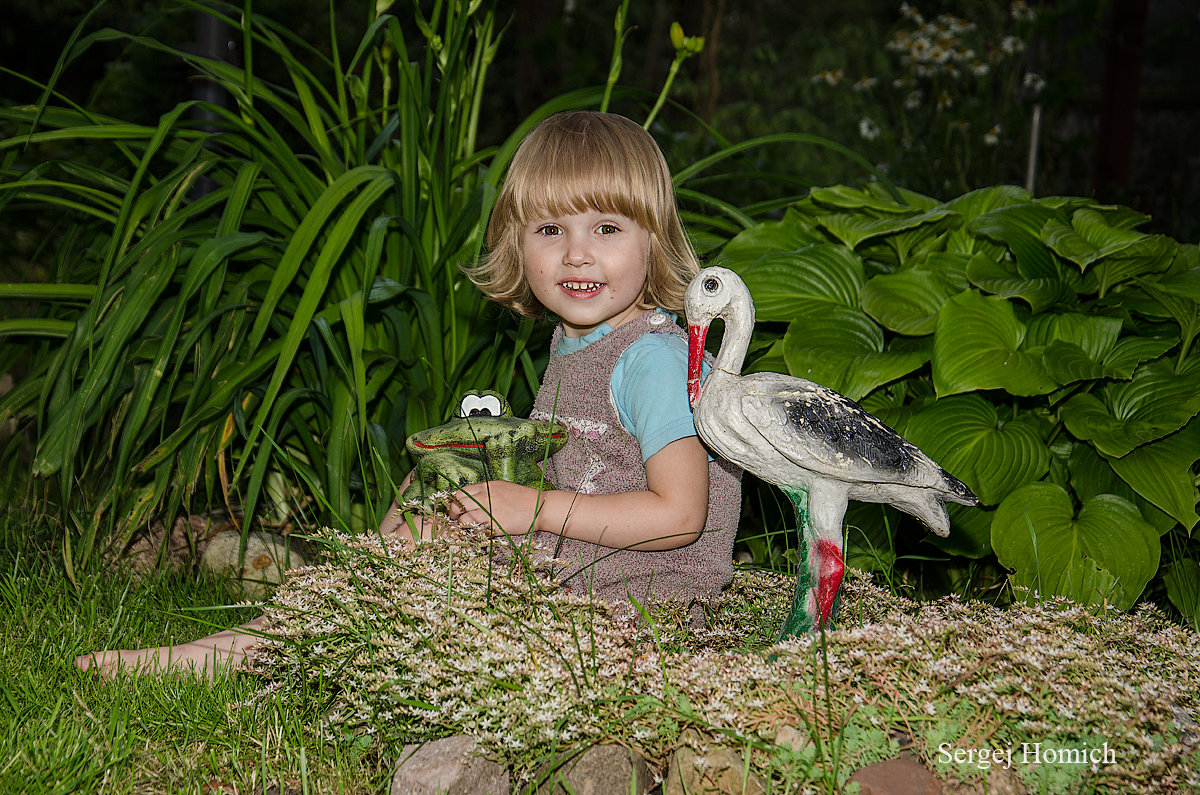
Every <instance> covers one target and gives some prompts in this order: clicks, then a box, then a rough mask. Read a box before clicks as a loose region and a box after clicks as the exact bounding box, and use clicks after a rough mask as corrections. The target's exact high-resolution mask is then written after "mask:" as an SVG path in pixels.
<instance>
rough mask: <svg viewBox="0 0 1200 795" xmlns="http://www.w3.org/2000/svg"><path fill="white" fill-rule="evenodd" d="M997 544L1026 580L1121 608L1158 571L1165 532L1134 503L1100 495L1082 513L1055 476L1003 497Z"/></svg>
mask: <svg viewBox="0 0 1200 795" xmlns="http://www.w3.org/2000/svg"><path fill="white" fill-rule="evenodd" d="M992 548H993V549H994V550H995V551H996V557H997V558H998V559H999V561H1000V563H1001V564H1003V565H1004V566H1006V567H1007V568H1009V569H1012V570H1013V571H1014V573H1013V580H1014V582H1016V583H1017V584H1019V585H1023V586H1026V587H1028V588H1032V589H1035V590H1037V591H1038V592H1040V593H1041V594H1042V595H1043V596H1054V595H1058V596H1066V597H1069V598H1071V599H1074V600H1076V601H1078V602H1082V603H1084V604H1095V603H1098V602H1101V601H1107V602H1109V603H1111V604H1115V605H1116V606H1118V607H1120V608H1121V609H1122V610H1128V609H1129V608H1130V607H1132V606H1133V603H1134V602H1135V601H1137V598H1138V597H1139V596H1140V595H1141V593H1142V590H1143V589H1144V588H1145V587H1146V583H1148V582H1149V581H1150V578H1151V577H1153V576H1154V573H1155V572H1156V571H1157V570H1158V560H1159V540H1158V533H1157V532H1156V531H1155V530H1154V528H1153V527H1151V526H1150V525H1149V524H1147V523H1146V522H1145V521H1144V520H1143V519H1142V517H1141V514H1140V513H1138V510H1137V508H1136V507H1135V506H1134V505H1133V504H1132V503H1131V502H1129V501H1128V500H1125V499H1122V498H1120V497H1118V496H1116V495H1114V494H1100V495H1097V496H1095V497H1091V498H1089V499H1087V500H1085V501H1084V503H1083V507H1081V508H1080V509H1079V513H1078V514H1076V513H1075V511H1074V509H1073V507H1072V505H1071V497H1070V495H1069V494H1067V492H1066V491H1064V490H1063V489H1062V488H1061V487H1059V486H1056V485H1054V484H1052V483H1030V484H1028V485H1026V486H1023V487H1022V488H1020V489H1017V490H1016V491H1014V492H1013V493H1012V494H1010V495H1009V496H1008V497H1007V498H1006V499H1005V500H1004V502H1002V503H1001V504H1000V507H999V508H998V509H997V511H996V516H995V518H994V519H993V520H992Z"/></svg>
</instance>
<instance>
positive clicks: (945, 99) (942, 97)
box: [937, 91, 954, 110]
mask: <svg viewBox="0 0 1200 795" xmlns="http://www.w3.org/2000/svg"><path fill="white" fill-rule="evenodd" d="M953 106H954V100H953V99H951V98H950V94H949V93H948V92H946V91H943V92H942V93H940V94H938V98H937V109H938V110H947V109H949V108H951V107H953Z"/></svg>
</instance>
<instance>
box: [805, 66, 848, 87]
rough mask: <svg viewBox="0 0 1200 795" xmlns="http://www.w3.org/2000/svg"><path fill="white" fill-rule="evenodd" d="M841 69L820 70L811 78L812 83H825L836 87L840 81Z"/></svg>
mask: <svg viewBox="0 0 1200 795" xmlns="http://www.w3.org/2000/svg"><path fill="white" fill-rule="evenodd" d="M842 74H843V72H842V70H841V69H822V70H821V71H819V72H817V73H816V74H815V75H813V76H812V81H813V82H814V83H825V84H827V85H831V86H836V85H837V84H838V83H840V82H841V81H842Z"/></svg>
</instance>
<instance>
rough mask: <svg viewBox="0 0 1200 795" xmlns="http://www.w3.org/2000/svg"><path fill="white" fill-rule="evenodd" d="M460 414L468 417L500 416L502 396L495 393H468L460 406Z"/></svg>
mask: <svg viewBox="0 0 1200 795" xmlns="http://www.w3.org/2000/svg"><path fill="white" fill-rule="evenodd" d="M458 416H459V417H462V418H464V419H465V418H466V417H499V416H500V398H498V397H496V396H495V395H467V396H466V397H464V398H463V400H462V404H461V405H459V407H458Z"/></svg>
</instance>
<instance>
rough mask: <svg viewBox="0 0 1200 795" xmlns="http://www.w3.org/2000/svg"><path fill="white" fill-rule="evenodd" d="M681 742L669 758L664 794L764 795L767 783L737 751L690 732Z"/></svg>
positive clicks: (697, 733)
mask: <svg viewBox="0 0 1200 795" xmlns="http://www.w3.org/2000/svg"><path fill="white" fill-rule="evenodd" d="M684 743H685V744H684V745H682V746H680V747H679V748H677V749H675V753H674V754H672V755H671V763H670V766H669V767H668V768H667V780H666V782H665V783H664V785H663V795H725V793H738V795H766V792H767V782H766V781H765V780H764V779H763V777H762V776H760V775H759V774H757V773H755V772H754V771H753V770H751V769H749V768H748V767H747V766H746V760H745V758H743V757H742V755H741V754H740V753H739V752H737V751H735V750H734V749H732V748H728V747H726V746H723V745H720V744H718V743H717V742H715V741H713V740H710V739H705V738H702V737H701V736H700V734H699V732H695V731H692V730H689V731H687V732H685V733H684Z"/></svg>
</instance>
